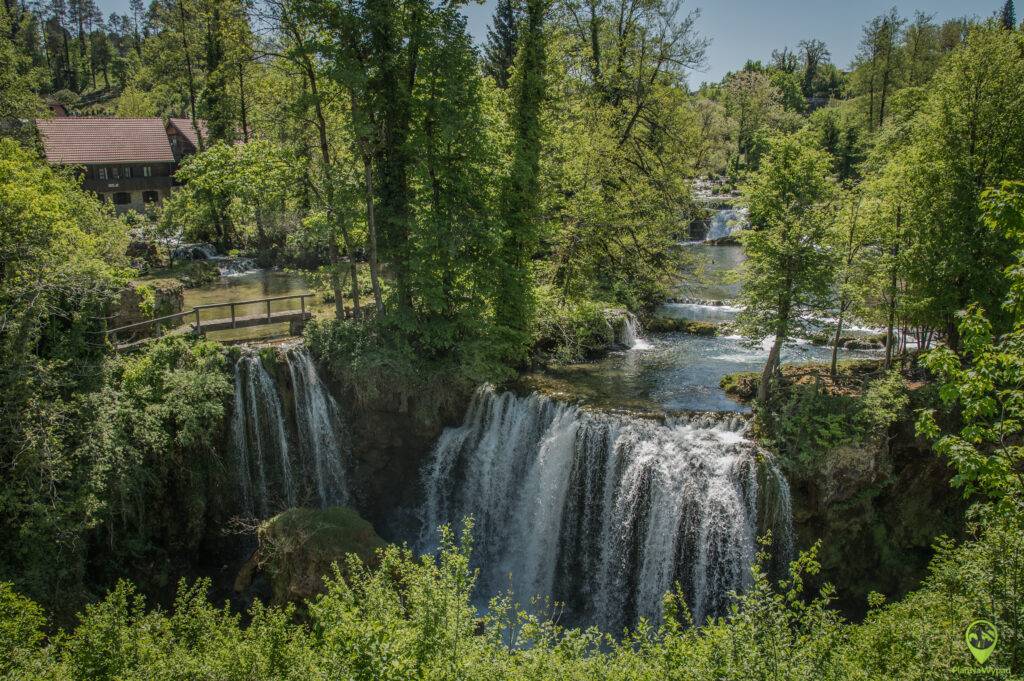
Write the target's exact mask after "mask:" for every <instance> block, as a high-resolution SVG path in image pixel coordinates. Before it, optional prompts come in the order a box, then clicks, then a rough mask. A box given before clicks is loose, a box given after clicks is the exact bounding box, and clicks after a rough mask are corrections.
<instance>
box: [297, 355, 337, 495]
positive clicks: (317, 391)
mask: <svg viewBox="0 0 1024 681" xmlns="http://www.w3.org/2000/svg"><path fill="white" fill-rule="evenodd" d="M288 371H289V373H290V374H291V379H292V389H293V390H294V392H295V420H296V425H297V429H298V435H299V445H300V447H301V448H302V458H303V461H305V462H307V463H308V464H309V465H310V466H311V468H312V470H310V471H308V472H307V475H308V476H310V477H311V478H312V480H314V481H315V483H316V493H317V498H318V499H319V500H320V503H321V504H322V505H324V506H334V505H338V504H342V503H345V502H346V501H347V496H348V494H347V490H346V489H345V468H344V462H343V457H345V458H347V455H348V452H349V450H350V446H349V443H348V440H347V438H346V437H345V435H346V434H347V430H346V428H345V427H344V423H343V421H342V418H341V413H340V412H339V410H338V404H337V402H335V400H334V397H332V396H331V393H330V392H329V391H328V390H327V386H325V385H324V383H323V381H322V380H321V379H320V375H319V374H318V373H317V370H316V366H315V365H314V364H313V360H312V358H311V357H310V356H309V353H308V352H307V351H306V349H305V348H301V347H299V348H293V349H291V350H289V351H288Z"/></svg>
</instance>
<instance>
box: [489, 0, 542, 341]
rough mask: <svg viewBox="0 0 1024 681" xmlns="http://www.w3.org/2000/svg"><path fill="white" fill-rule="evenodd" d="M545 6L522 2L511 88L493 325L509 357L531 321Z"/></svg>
mask: <svg viewBox="0 0 1024 681" xmlns="http://www.w3.org/2000/svg"><path fill="white" fill-rule="evenodd" d="M545 4H546V3H545V2H544V0H529V2H528V3H527V6H526V18H525V20H524V22H523V35H522V45H521V47H520V50H519V62H518V64H517V68H516V71H517V72H516V77H515V79H514V81H513V84H512V86H511V88H510V89H511V93H512V97H511V99H512V107H513V109H512V121H511V127H512V133H513V135H514V138H513V139H514V142H513V147H512V159H511V167H510V169H509V173H508V177H507V179H506V180H505V182H504V184H503V186H502V189H501V195H500V198H499V201H500V204H499V205H500V211H501V219H502V222H503V223H504V224H503V235H502V244H501V261H502V263H501V266H502V271H501V273H500V277H501V278H500V281H499V284H498V292H497V300H496V307H497V323H498V325H499V328H500V329H501V330H502V331H503V332H505V333H507V334H508V338H507V340H506V341H505V342H506V343H507V345H506V347H507V348H508V352H509V358H510V359H512V360H513V361H517V360H519V359H521V358H522V357H523V355H524V354H525V351H526V348H527V344H528V342H529V335H528V334H529V328H530V324H531V322H532V319H533V306H532V300H531V298H532V282H531V280H530V272H529V263H530V260H531V259H532V258H533V256H534V253H535V251H536V248H537V237H538V228H539V224H538V222H539V219H540V215H539V214H538V212H539V211H538V209H539V201H538V199H539V193H540V188H539V177H540V153H541V140H542V137H541V118H540V116H541V106H542V104H543V101H544V96H545V89H546V78H545V49H546V38H545V33H544V12H545Z"/></svg>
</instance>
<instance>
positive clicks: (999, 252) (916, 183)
mask: <svg viewBox="0 0 1024 681" xmlns="http://www.w3.org/2000/svg"><path fill="white" fill-rule="evenodd" d="M1020 45H1021V37H1020V35H1019V34H1017V33H1009V32H1006V31H1001V30H999V29H996V28H984V29H976V30H975V31H973V32H972V33H971V36H970V38H969V39H968V42H967V44H966V45H965V46H964V47H962V48H961V49H958V50H956V51H955V52H953V53H952V54H951V55H950V56H949V57H948V59H947V60H946V61H945V63H944V64H943V66H942V67H941V68H940V69H939V71H938V72H937V74H936V76H935V79H934V80H933V82H932V86H931V88H930V92H929V94H928V97H927V100H926V101H925V103H924V104H923V106H922V109H921V111H920V113H919V114H918V115H917V116H916V117H915V118H914V121H913V124H912V127H911V131H910V133H909V143H908V145H907V146H906V147H904V148H903V150H902V152H901V153H900V154H899V155H898V157H897V158H893V159H892V160H891V161H890V162H889V164H888V168H887V170H886V173H888V174H890V175H891V176H892V177H891V178H890V179H889V180H887V182H888V186H889V187H890V188H891V191H892V192H893V193H894V194H893V198H892V200H891V201H890V202H891V203H892V204H893V205H894V206H895V205H897V204H899V205H901V206H902V207H903V209H902V216H901V217H902V221H903V222H904V223H905V227H906V228H907V229H908V230H909V231H910V233H911V235H912V238H911V240H910V243H909V244H908V245H907V249H908V253H907V265H908V268H909V269H908V270H907V278H908V287H909V288H908V292H907V294H908V296H910V298H911V299H912V301H913V302H914V304H915V306H916V307H917V308H918V312H917V316H918V318H919V320H920V323H921V324H922V325H925V326H930V327H931V328H935V329H940V330H941V331H943V332H944V333H945V334H946V336H947V339H948V343H949V344H950V345H951V346H952V347H954V348H956V347H958V345H959V343H958V337H957V324H956V314H957V312H958V311H959V310H963V309H965V308H967V307H968V306H969V305H970V304H971V303H975V302H977V303H979V304H981V305H982V306H983V307H984V308H986V309H987V310H989V311H990V314H991V315H992V321H993V323H995V324H996V328H997V329H998V328H1001V327H1000V324H1001V323H1002V320H1001V315H999V314H998V306H999V302H1000V301H1001V300H1002V299H1003V298H1004V295H1005V290H1006V283H1005V280H1004V279H1003V278H1002V276H1001V271H1002V269H1003V267H1005V266H1006V265H1007V264H1009V262H1010V253H1011V248H1010V244H1009V242H1008V241H1007V239H1006V237H1005V236H1004V235H1003V234H1000V233H998V232H994V231H993V230H990V229H988V228H987V227H986V226H985V225H984V223H983V221H982V219H981V212H980V209H979V207H978V202H979V198H980V194H981V191H982V189H984V188H985V187H986V186H992V185H994V184H998V182H1000V181H1001V180H1003V179H1011V178H1016V177H1019V176H1020V174H1021V173H1022V172H1024V128H1022V124H1024V116H1020V115H1018V112H1021V111H1024V83H1022V82H1021V79H1020V78H1019V77H1017V74H1018V73H1019V71H1020V69H1021V67H1022V65H1024V60H1022V57H1021V49H1020Z"/></svg>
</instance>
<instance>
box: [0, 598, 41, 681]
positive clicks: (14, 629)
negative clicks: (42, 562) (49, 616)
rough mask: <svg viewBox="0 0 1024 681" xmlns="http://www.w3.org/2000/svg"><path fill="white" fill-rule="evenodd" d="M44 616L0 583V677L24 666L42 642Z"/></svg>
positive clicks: (36, 608)
mask: <svg viewBox="0 0 1024 681" xmlns="http://www.w3.org/2000/svg"><path fill="white" fill-rule="evenodd" d="M45 626H46V617H45V616H44V615H43V609H42V608H41V607H39V605H37V604H36V603H34V602H33V601H31V600H29V599H28V598H25V597H24V596H22V595H20V594H18V593H17V592H15V591H14V589H13V588H12V585H11V584H10V583H9V582H0V675H2V676H3V677H4V678H8V675H9V674H11V673H12V672H13V671H14V670H15V669H17V668H21V667H22V666H23V665H25V664H26V663H27V662H28V660H29V659H30V658H31V656H32V655H33V654H34V653H35V648H36V647H37V646H38V645H39V644H40V643H41V642H42V641H43V628H44V627H45Z"/></svg>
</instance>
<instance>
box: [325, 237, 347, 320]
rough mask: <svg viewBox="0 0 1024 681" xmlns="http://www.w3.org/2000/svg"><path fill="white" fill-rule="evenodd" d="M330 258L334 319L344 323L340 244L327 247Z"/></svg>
mask: <svg viewBox="0 0 1024 681" xmlns="http://www.w3.org/2000/svg"><path fill="white" fill-rule="evenodd" d="M327 252H328V257H329V258H330V260H331V290H332V291H333V292H334V317H335V319H337V320H339V321H342V320H344V319H345V295H344V294H343V293H342V291H343V290H344V287H343V286H342V282H341V256H340V254H339V253H338V243H337V242H336V241H334V240H332V241H331V244H330V246H328V247H327Z"/></svg>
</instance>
